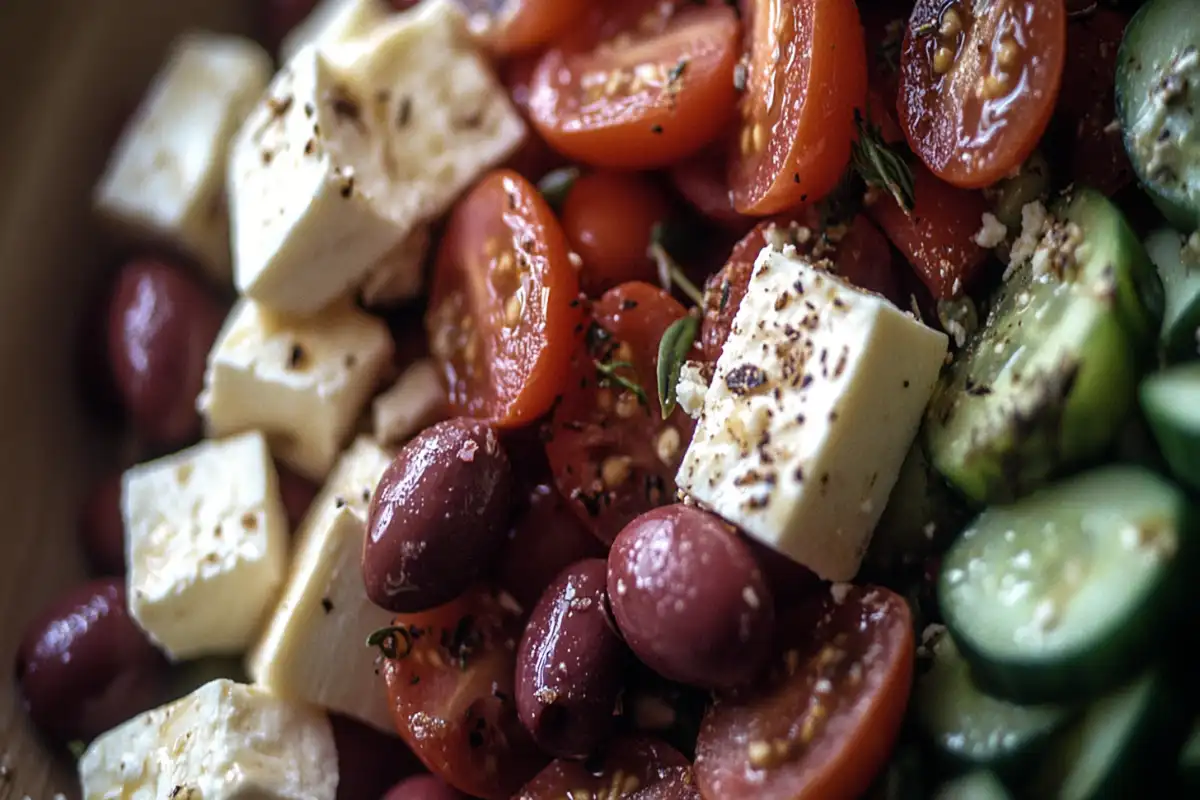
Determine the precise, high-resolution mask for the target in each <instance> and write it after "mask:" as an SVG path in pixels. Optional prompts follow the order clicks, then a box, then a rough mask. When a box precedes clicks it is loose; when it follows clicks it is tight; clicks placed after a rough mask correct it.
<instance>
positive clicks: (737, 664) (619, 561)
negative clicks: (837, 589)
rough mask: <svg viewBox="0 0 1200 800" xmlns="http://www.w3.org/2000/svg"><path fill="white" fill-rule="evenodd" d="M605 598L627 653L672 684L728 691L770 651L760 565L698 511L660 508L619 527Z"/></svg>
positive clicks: (770, 619) (768, 600) (769, 603)
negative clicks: (632, 653)
mask: <svg viewBox="0 0 1200 800" xmlns="http://www.w3.org/2000/svg"><path fill="white" fill-rule="evenodd" d="M608 598H609V604H610V605H611V607H612V611H613V616H614V617H615V618H616V621H617V627H618V628H619V629H620V631H621V633H622V635H624V637H625V641H626V642H628V643H629V647H630V649H632V650H633V652H634V654H635V655H636V656H637V657H638V658H639V659H641V660H642V662H643V663H645V664H646V666H648V667H650V668H651V669H653V670H654V671H656V672H658V673H659V674H661V675H663V676H664V677H666V678H670V679H671V680H675V681H679V682H680V683H686V684H689V685H692V686H698V687H700V688H703V689H724V688H731V687H734V686H738V685H741V684H744V683H747V682H749V681H750V680H752V679H753V678H754V677H755V676H756V675H757V674H758V672H759V670H760V669H761V668H762V667H763V665H764V664H765V663H766V660H767V657H768V655H769V653H770V646H771V637H772V635H773V633H774V628H775V612H774V601H773V599H772V596H771V591H770V589H769V588H768V586H767V582H766V580H765V579H764V577H763V574H762V571H761V570H760V569H759V566H758V562H757V561H756V560H755V558H754V555H753V553H751V552H750V548H749V547H747V545H746V543H745V542H744V541H742V540H741V539H740V538H739V537H738V535H737V533H736V532H735V531H734V530H733V529H732V528H731V527H730V526H729V525H728V524H726V523H725V522H724V521H722V520H721V519H719V518H717V517H715V516H713V515H712V514H709V513H708V512H705V511H701V510H700V509H698V508H694V507H692V506H685V505H673V506H665V507H663V508H656V509H654V510H653V511H649V512H647V513H645V514H643V515H642V516H640V517H638V518H637V519H635V520H634V521H633V522H631V523H629V524H628V525H627V526H625V529H624V530H622V531H621V533H620V534H619V535H618V536H617V538H616V540H615V541H614V542H613V546H612V550H610V551H609V554H608Z"/></svg>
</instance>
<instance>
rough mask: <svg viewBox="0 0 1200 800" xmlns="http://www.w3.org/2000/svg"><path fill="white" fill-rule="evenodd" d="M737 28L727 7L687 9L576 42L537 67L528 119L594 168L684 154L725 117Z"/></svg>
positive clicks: (729, 109)
mask: <svg viewBox="0 0 1200 800" xmlns="http://www.w3.org/2000/svg"><path fill="white" fill-rule="evenodd" d="M618 5H619V6H621V5H622V4H618ZM624 5H625V6H627V5H629V4H628V3H626V4H624ZM642 5H646V4H645V3H643V4H642ZM654 5H657V4H654ZM669 8H670V5H669V4H668V9H669ZM663 20H665V22H664V21H663ZM659 23H661V25H660V24H659ZM600 29H606V26H604V25H601V26H600ZM740 30H741V27H740V25H739V23H738V19H737V15H736V14H735V13H734V11H733V9H731V8H728V7H725V6H717V7H698V8H691V7H688V8H686V9H684V10H683V11H680V12H679V13H672V14H670V16H669V17H663V18H659V17H655V16H654V15H653V14H652V15H651V16H650V17H649V22H648V23H647V24H638V25H636V26H634V27H633V28H632V29H626V30H622V31H621V32H620V33H619V34H618V35H616V36H614V37H612V38H610V39H608V40H606V41H600V42H599V43H596V42H595V41H594V36H590V35H588V33H590V32H586V33H584V34H582V35H580V36H577V37H575V38H574V40H571V41H568V42H564V43H563V44H562V45H561V46H559V47H556V48H554V49H551V50H550V51H548V52H547V53H546V54H545V55H544V56H543V57H542V60H541V62H540V63H539V64H538V66H537V70H536V71H535V73H534V76H533V83H532V94H531V96H530V102H529V105H530V114H531V116H532V118H533V123H534V125H535V127H536V128H537V129H538V131H539V132H540V133H541V134H542V136H543V137H544V138H545V139H546V141H547V142H549V143H550V145H551V146H552V147H554V148H556V149H558V150H559V151H560V152H562V153H564V154H565V155H567V156H569V157H571V158H574V159H576V160H578V161H582V162H584V163H587V164H593V165H595V166H601V167H618V168H633V169H650V168H654V167H661V166H666V165H668V164H671V163H673V162H675V161H677V160H679V159H680V158H684V157H686V156H689V155H691V154H693V153H695V152H697V151H698V150H700V149H701V148H702V147H704V145H706V144H708V143H709V142H711V141H712V140H713V139H715V138H716V137H717V136H718V135H720V133H721V131H722V130H723V129H724V128H725V126H726V124H727V123H728V122H729V120H730V119H732V118H733V110H734V106H735V105H736V103H737V91H736V89H734V86H733V68H734V63H735V62H736V61H737V56H738V36H739V33H740Z"/></svg>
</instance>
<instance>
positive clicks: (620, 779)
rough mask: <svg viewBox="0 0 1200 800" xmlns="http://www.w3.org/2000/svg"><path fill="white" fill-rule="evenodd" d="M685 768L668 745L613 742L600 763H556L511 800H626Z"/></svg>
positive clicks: (640, 739) (635, 739)
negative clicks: (604, 799) (585, 799)
mask: <svg viewBox="0 0 1200 800" xmlns="http://www.w3.org/2000/svg"><path fill="white" fill-rule="evenodd" d="M687 766H688V760H687V759H686V758H684V757H683V755H682V754H681V753H679V751H677V750H675V749H674V748H673V747H671V746H670V745H668V744H665V743H663V742H660V741H658V740H657V739H651V738H650V737H647V736H629V737H623V738H620V739H616V740H615V741H613V742H612V743H611V744H610V745H609V746H608V747H607V748H606V750H605V753H604V758H603V760H602V761H601V762H600V763H599V764H597V765H594V766H593V765H592V764H590V763H588V762H583V761H568V760H566V759H557V760H555V761H553V762H551V764H550V765H549V766H548V767H546V768H545V769H544V770H542V771H541V772H539V773H538V774H537V776H536V777H535V778H534V779H533V780H531V781H530V782H529V783H528V784H526V785H525V786H524V787H523V788H522V789H521V791H520V793H519V794H517V795H516V796H515V797H514V798H513V800H562V799H563V798H572V797H579V798H584V797H589V798H590V797H594V798H597V799H599V798H612V800H617V798H623V797H628V796H629V795H631V794H633V793H634V792H635V791H637V790H638V789H642V788H645V787H647V786H653V785H654V784H656V783H658V782H659V781H662V780H665V779H666V778H668V777H669V776H670V775H671V772H672V770H674V769H679V768H683V767H687Z"/></svg>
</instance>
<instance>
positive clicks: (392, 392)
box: [372, 358, 449, 444]
mask: <svg viewBox="0 0 1200 800" xmlns="http://www.w3.org/2000/svg"><path fill="white" fill-rule="evenodd" d="M448 404H449V397H447V395H446V387H445V385H443V383H442V374H441V372H440V371H439V370H438V368H437V366H436V365H435V364H434V363H433V361H432V360H431V359H428V358H424V359H421V360H420V361H417V362H416V363H414V364H413V365H412V366H410V367H409V368H408V369H406V370H405V371H404V373H403V374H401V376H400V377H399V378H398V379H397V380H396V383H395V384H393V385H392V388H390V389H388V390H387V391H386V392H384V393H383V394H381V395H379V396H378V397H376V398H375V402H374V403H373V404H372V411H373V415H374V420H375V438H376V439H377V440H378V441H380V442H383V443H384V444H398V443H400V442H403V441H405V440H407V439H409V438H411V437H412V436H415V435H416V434H418V433H420V432H421V431H422V430H424V429H425V428H427V427H428V426H430V425H432V424H433V423H435V422H440V421H441V420H443V419H445V418H446V410H447V408H448Z"/></svg>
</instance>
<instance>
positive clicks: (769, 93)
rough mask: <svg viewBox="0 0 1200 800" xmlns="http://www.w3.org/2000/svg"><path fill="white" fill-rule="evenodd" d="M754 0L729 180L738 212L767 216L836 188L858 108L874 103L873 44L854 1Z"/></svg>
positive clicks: (749, 10) (846, 160) (750, 5)
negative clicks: (870, 97) (869, 49)
mask: <svg viewBox="0 0 1200 800" xmlns="http://www.w3.org/2000/svg"><path fill="white" fill-rule="evenodd" d="M747 5H748V8H747V11H746V15H745V16H746V20H745V25H746V30H747V34H748V38H749V40H750V68H749V70H748V76H747V83H746V91H745V92H743V96H742V101H741V106H740V108H741V120H740V126H739V131H738V134H737V135H736V136H735V137H734V143H733V149H732V158H731V160H730V165H729V185H730V188H732V190H733V204H734V207H735V208H736V209H737V210H738V211H739V212H741V213H743V214H752V215H754V216H767V215H770V214H777V213H780V212H782V211H785V210H787V209H789V208H792V207H794V206H796V205H797V204H799V203H802V202H809V203H814V202H816V201H817V200H820V199H821V198H822V197H824V196H825V195H827V194H829V192H830V191H832V190H833V188H834V187H835V186H837V184H838V181H839V180H840V179H841V177H842V173H843V172H844V171H845V168H846V165H847V164H848V163H849V162H850V143H851V141H852V140H853V137H854V109H856V108H860V109H861V108H863V107H864V106H865V105H866V96H867V55H866V44H865V41H864V37H863V29H862V23H861V22H860V21H859V17H858V8H857V6H856V4H855V2H854V0H754V2H752V3H748V4H747ZM776 20H778V22H775V21H776ZM773 24H775V25H776V26H777V27H778V28H779V33H778V35H776V32H775V31H773V30H772V25H773ZM777 50H778V51H779V58H776V57H775V52H776V51H777ZM779 65H787V68H786V69H781V68H779ZM802 198H803V199H802Z"/></svg>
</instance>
